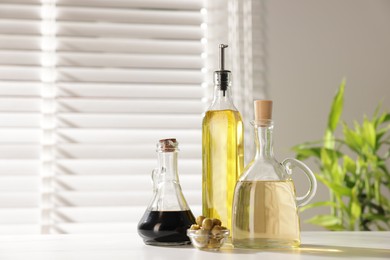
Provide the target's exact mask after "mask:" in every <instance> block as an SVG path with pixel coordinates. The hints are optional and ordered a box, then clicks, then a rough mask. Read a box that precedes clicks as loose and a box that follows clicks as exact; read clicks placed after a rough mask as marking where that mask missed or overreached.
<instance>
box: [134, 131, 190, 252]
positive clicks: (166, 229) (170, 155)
mask: <svg viewBox="0 0 390 260" xmlns="http://www.w3.org/2000/svg"><path fill="white" fill-rule="evenodd" d="M178 151H179V148H178V142H177V141H176V139H174V138H170V139H162V140H160V141H159V142H158V143H157V154H158V167H157V168H155V169H154V170H153V171H152V180H153V198H152V201H151V202H150V204H149V206H148V207H147V209H146V211H145V213H144V215H143V217H142V218H141V220H140V222H139V223H138V234H139V235H140V236H141V237H142V238H143V240H144V242H145V244H147V245H160V246H177V245H185V244H190V240H189V238H188V237H187V235H186V231H187V229H188V228H190V226H191V225H192V224H195V217H194V215H193V214H192V212H191V210H190V208H189V207H188V204H187V202H186V200H185V198H184V195H183V193H182V190H181V186H180V182H179V176H178V168H177V157H178Z"/></svg>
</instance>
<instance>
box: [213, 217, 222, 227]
mask: <svg viewBox="0 0 390 260" xmlns="http://www.w3.org/2000/svg"><path fill="white" fill-rule="evenodd" d="M213 224H214V226H216V225H218V226H220V225H221V224H222V223H221V220H219V219H217V218H213Z"/></svg>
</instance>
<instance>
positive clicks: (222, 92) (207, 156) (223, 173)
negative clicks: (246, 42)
mask: <svg viewBox="0 0 390 260" xmlns="http://www.w3.org/2000/svg"><path fill="white" fill-rule="evenodd" d="M227 47H228V46H227V45H224V44H221V45H220V46H219V48H220V70H218V71H215V72H214V84H215V89H214V99H213V101H212V103H211V105H210V107H209V109H208V111H207V112H206V114H205V115H204V118H203V126H202V161H203V180H202V206H203V215H204V216H205V217H208V218H218V219H220V220H221V221H222V223H225V225H226V227H227V228H229V229H230V228H231V212H232V211H231V209H232V202H233V192H234V186H235V184H236V182H237V179H238V176H239V175H240V174H241V173H242V170H243V168H244V140H243V135H244V127H243V123H242V119H241V115H240V113H239V112H238V111H237V109H236V107H235V106H234V104H233V101H232V97H231V93H230V87H231V72H230V71H228V70H225V64H224V63H225V55H224V51H225V48H227Z"/></svg>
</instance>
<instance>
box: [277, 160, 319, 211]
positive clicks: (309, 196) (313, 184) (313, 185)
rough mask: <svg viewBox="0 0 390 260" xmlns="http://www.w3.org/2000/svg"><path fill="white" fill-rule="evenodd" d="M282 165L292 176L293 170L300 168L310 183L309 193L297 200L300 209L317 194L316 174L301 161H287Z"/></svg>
mask: <svg viewBox="0 0 390 260" xmlns="http://www.w3.org/2000/svg"><path fill="white" fill-rule="evenodd" d="M282 165H283V166H284V167H285V168H286V170H287V173H288V174H289V175H291V174H292V169H293V168H294V167H298V168H299V169H301V170H302V171H303V172H304V173H305V174H306V176H307V178H308V179H309V182H310V187H309V191H308V192H307V193H306V194H305V195H304V196H301V197H297V198H296V201H297V206H298V207H301V206H304V205H306V204H307V203H309V202H310V200H311V199H312V198H313V197H314V194H315V193H316V190H317V180H316V177H315V176H314V173H313V172H312V171H311V170H310V169H309V167H307V165H306V164H304V163H303V162H301V161H299V160H296V159H293V158H287V159H285V160H284V161H283V162H282Z"/></svg>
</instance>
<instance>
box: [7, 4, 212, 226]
mask: <svg viewBox="0 0 390 260" xmlns="http://www.w3.org/2000/svg"><path fill="white" fill-rule="evenodd" d="M202 8H204V6H203V1H201V0H189V1H178V0H163V1H157V0H154V1H152V0H143V1H125V0H113V1H103V0H90V1H76V0H57V1H55V0H45V1H42V2H41V1H38V0H34V1H31V0H30V1H27V0H25V1H20V0H17V1H11V0H9V1H5V0H0V50H1V51H0V99H1V100H0V143H1V145H0V158H1V159H0V178H1V180H0V233H1V234H6V233H15V232H17V233H38V232H40V233H91V232H132V231H134V229H135V228H136V223H137V222H138V221H139V219H140V217H141V216H142V214H143V212H144V210H145V209H146V206H147V204H148V203H149V200H150V199H151V197H152V186H151V181H150V174H151V170H152V169H153V168H155V167H156V153H155V144H156V142H157V141H158V139H161V138H168V137H176V138H177V139H178V141H179V143H180V145H179V147H180V150H181V152H180V155H179V158H180V159H179V160H180V161H179V174H180V176H179V177H180V180H181V183H182V188H183V191H184V195H185V197H186V199H187V201H188V203H189V204H190V206H191V208H192V209H193V211H194V213H196V214H199V213H200V205H201V114H202V112H203V110H204V108H205V107H204V103H203V102H202V99H203V97H204V95H205V93H204V89H203V88H202V87H201V86H202V83H203V82H204V80H205V73H204V69H203V68H204V67H205V65H204V58H202V57H204V55H202V53H203V52H204V50H205V41H204V40H203V41H202V38H203V37H204V34H205V32H204V26H203V25H202V24H203V23H204V11H201V9H202ZM203 10H204V9H203ZM202 13H203V14H202ZM202 69H203V70H202Z"/></svg>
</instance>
